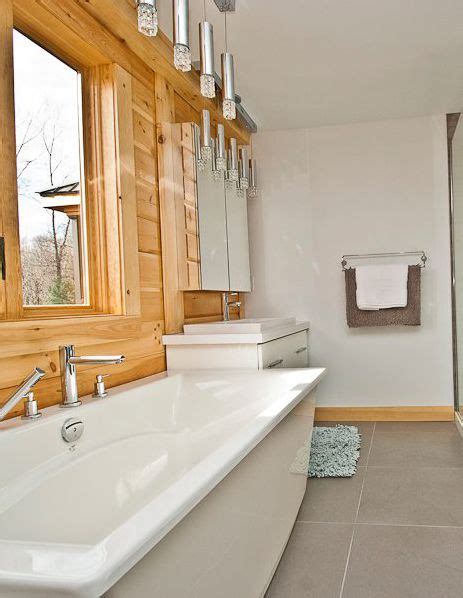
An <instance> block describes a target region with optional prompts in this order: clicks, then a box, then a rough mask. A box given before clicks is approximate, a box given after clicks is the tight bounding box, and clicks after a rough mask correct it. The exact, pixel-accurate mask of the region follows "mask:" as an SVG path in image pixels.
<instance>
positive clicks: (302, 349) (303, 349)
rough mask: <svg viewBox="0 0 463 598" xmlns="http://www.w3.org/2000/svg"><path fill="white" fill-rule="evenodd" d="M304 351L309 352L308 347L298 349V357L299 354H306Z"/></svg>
mask: <svg viewBox="0 0 463 598" xmlns="http://www.w3.org/2000/svg"><path fill="white" fill-rule="evenodd" d="M304 351H307V347H300V348H299V349H296V355H299V353H304Z"/></svg>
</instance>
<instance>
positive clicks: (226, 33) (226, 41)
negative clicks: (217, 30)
mask: <svg viewBox="0 0 463 598" xmlns="http://www.w3.org/2000/svg"><path fill="white" fill-rule="evenodd" d="M223 14H224V15H225V52H228V30H227V29H228V28H227V11H225V12H224V13H223Z"/></svg>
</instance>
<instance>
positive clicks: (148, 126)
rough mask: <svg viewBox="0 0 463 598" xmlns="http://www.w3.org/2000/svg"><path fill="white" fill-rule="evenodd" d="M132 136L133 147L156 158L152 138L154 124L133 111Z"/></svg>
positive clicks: (153, 138) (153, 139)
mask: <svg viewBox="0 0 463 598" xmlns="http://www.w3.org/2000/svg"><path fill="white" fill-rule="evenodd" d="M133 127H134V129H133V136H134V141H135V146H136V147H138V148H140V149H142V150H144V151H145V152H147V153H148V154H150V155H151V156H152V158H153V159H155V158H156V147H155V137H154V124H153V121H152V120H151V121H150V120H148V119H147V118H145V117H144V116H143V115H142V114H139V113H138V112H136V111H135V110H134V111H133Z"/></svg>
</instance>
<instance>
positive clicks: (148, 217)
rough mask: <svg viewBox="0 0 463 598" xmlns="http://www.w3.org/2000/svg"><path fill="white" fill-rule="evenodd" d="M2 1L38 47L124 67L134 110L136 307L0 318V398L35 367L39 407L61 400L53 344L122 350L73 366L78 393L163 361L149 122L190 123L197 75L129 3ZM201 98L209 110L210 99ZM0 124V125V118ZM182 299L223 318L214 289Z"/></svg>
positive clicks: (5, 153) (189, 313)
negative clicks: (107, 361) (140, 24)
mask: <svg viewBox="0 0 463 598" xmlns="http://www.w3.org/2000/svg"><path fill="white" fill-rule="evenodd" d="M2 2H3V3H5V2H6V3H7V4H8V5H11V4H12V5H13V6H14V9H15V23H16V24H17V25H18V24H19V25H20V26H21V28H22V29H23V30H24V31H26V32H27V33H28V34H29V35H31V36H32V37H33V38H35V39H37V40H38V41H41V42H42V43H43V44H44V45H45V46H47V45H48V46H49V47H50V48H52V49H53V48H55V47H60V48H61V49H62V48H63V47H69V53H70V55H71V54H72V53H73V52H74V53H77V54H78V57H79V59H80V58H81V57H85V59H86V60H87V61H88V64H89V65H96V64H103V63H111V62H112V63H116V64H119V65H121V66H122V67H123V68H124V69H125V70H126V71H127V73H129V76H130V79H131V87H132V106H131V107H127V110H129V109H131V111H132V117H133V159H134V169H135V193H136V205H137V225H138V230H137V235H136V238H133V239H131V240H130V239H125V242H133V243H136V244H137V245H138V258H139V273H140V302H141V307H140V308H141V315H140V316H138V317H136V316H125V317H121V316H93V317H85V318H79V317H75V318H70V317H67V318H50V319H41V320H33V321H21V322H18V321H16V322H13V321H12V322H8V321H6V322H1V323H0V405H1V404H3V402H4V401H5V400H6V398H7V397H8V395H9V394H10V392H11V391H12V390H13V388H14V387H15V386H17V384H18V383H19V382H20V381H21V379H22V378H23V377H24V376H25V375H26V374H27V373H28V372H29V371H30V370H31V369H32V368H33V367H35V366H39V367H41V368H43V369H44V370H45V371H46V377H45V378H44V379H43V380H42V381H41V382H40V383H39V384H38V385H37V387H36V396H37V398H38V399H39V402H40V405H41V407H45V406H49V405H52V404H56V403H59V402H60V400H61V390H60V379H59V373H60V372H59V359H58V347H59V345H61V344H66V343H73V344H75V345H76V349H77V352H78V353H80V354H111V353H123V354H124V355H125V356H126V362H125V363H124V364H122V365H118V366H107V367H101V366H98V367H94V366H92V367H81V368H80V369H79V373H78V381H79V394H81V395H83V394H88V393H90V392H91V391H92V390H93V382H94V378H95V375H96V374H97V373H108V374H111V376H110V377H109V378H108V379H107V383H108V387H111V386H115V385H119V384H122V383H125V382H129V381H132V380H136V379H139V378H143V377H145V376H149V375H151V374H155V373H158V372H161V371H163V370H165V367H166V362H165V351H164V348H163V346H162V343H161V337H162V333H163V330H164V305H163V270H162V269H163V264H162V259H161V239H162V235H161V225H160V209H159V194H158V175H157V155H156V137H155V126H156V122H160V121H161V120H163V119H168V120H170V121H171V122H172V120H174V121H175V122H186V121H194V122H199V121H200V109H201V107H202V104H203V103H202V102H201V104H200V103H199V100H198V97H197V95H195V94H194V93H192V82H194V83H195V84H197V83H198V81H197V76H196V75H193V74H191V75H188V77H187V78H185V77H184V75H182V74H178V73H177V72H176V71H175V73H174V74H172V69H171V68H170V67H169V65H168V64H167V63H168V62H169V61H171V54H166V50H165V47H167V48H168V49H169V52H171V51H172V48H171V46H170V47H169V44H168V42H167V41H166V39H165V38H164V36H161V38H160V39H159V40H157V39H155V40H147V38H143V36H141V35H139V34H138V32H137V30H136V19H135V9H134V6H132V4H133V3H132V2H127V0H98V2H81V1H80V0H62V1H61V2H59V3H58V4H57V3H56V2H55V1H49V0H28V2H27V3H23V2H22V1H20V0H14V1H13V2H12V1H11V0H2ZM26 4H27V8H25V5H26ZM97 6H98V10H97V8H96V7H97ZM2 10H4V7H3V6H2ZM97 16H98V19H97V18H96V17H97ZM10 29H11V26H9V27H8V26H7V25H5V26H4V27H3V29H2V28H0V33H1V36H2V40H4V39H7V37H8V36H9V35H11V30H10ZM149 43H151V44H152V46H150V45H148V44H149ZM0 47H3V46H0ZM150 48H151V52H150ZM163 53H164V54H166V56H165V57H163V56H164V54H163ZM156 69H158V70H156ZM159 73H161V75H162V76H159ZM171 74H172V77H173V80H172V82H169V80H167V79H166V78H165V77H166V76H167V77H169V76H170V75H171ZM195 77H196V79H195ZM10 81H11V76H10V74H9V76H8V77H5V76H4V77H2V80H1V81H0V86H5V85H8V84H9V82H10ZM173 85H175V87H173ZM160 86H163V88H162V89H160V88H159V87H160ZM3 92H5V90H3ZM159 93H161V95H162V96H163V98H166V97H167V100H168V101H167V102H164V103H163V104H162V110H161V109H159V105H158V104H159V103H158V102H157V98H158V94H159ZM0 95H1V94H0ZM4 95H5V94H4ZM157 105H158V107H157ZM206 107H208V108H209V109H212V110H213V111H214V110H216V108H215V107H214V104H213V103H211V102H210V101H208V102H207V104H206ZM217 118H220V115H219V113H218V111H215V112H213V121H214V119H217ZM8 126H9V127H13V124H12V123H11V122H10V123H9V124H8ZM2 127H5V123H4V122H3V121H2ZM227 131H228V133H233V134H235V135H237V136H240V135H241V141H242V142H243V141H246V139H247V134H246V132H244V131H240V130H239V128H237V125H235V124H234V125H233V126H232V128H230V126H229V125H227ZM0 141H1V140H0ZM10 145H11V144H10ZM0 146H1V147H0V160H1V164H0V169H3V167H4V165H5V164H11V163H12V162H13V161H14V159H15V157H14V155H10V154H11V153H12V150H11V147H9V146H6V145H5V144H4V143H1V144H0ZM13 149H14V148H13ZM1 176H2V175H1V173H0V178H1ZM183 300H184V314H185V321H186V322H189V323H190V322H199V321H207V320H219V319H221V318H222V298H221V294H220V293H214V292H192V293H185V294H184V298H183ZM233 317H240V313H239V311H237V310H233ZM20 410H21V406H19V407H18V408H17V409H16V410H15V411H14V412H13V413H12V414H11V415H17V414H18V413H19V412H20Z"/></svg>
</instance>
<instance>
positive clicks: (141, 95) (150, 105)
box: [132, 74, 155, 125]
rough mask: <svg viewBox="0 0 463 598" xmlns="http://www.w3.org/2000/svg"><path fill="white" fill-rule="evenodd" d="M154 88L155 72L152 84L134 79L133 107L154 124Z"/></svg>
mask: <svg viewBox="0 0 463 598" xmlns="http://www.w3.org/2000/svg"><path fill="white" fill-rule="evenodd" d="M153 89H154V74H153V76H152V80H151V81H150V85H146V84H143V83H141V82H140V81H137V79H134V80H133V81H132V99H133V109H134V110H135V111H136V112H138V113H139V114H141V115H142V116H143V118H146V120H148V121H149V122H151V123H152V124H153V125H154V124H155V121H154V97H153V93H152V90H153Z"/></svg>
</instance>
